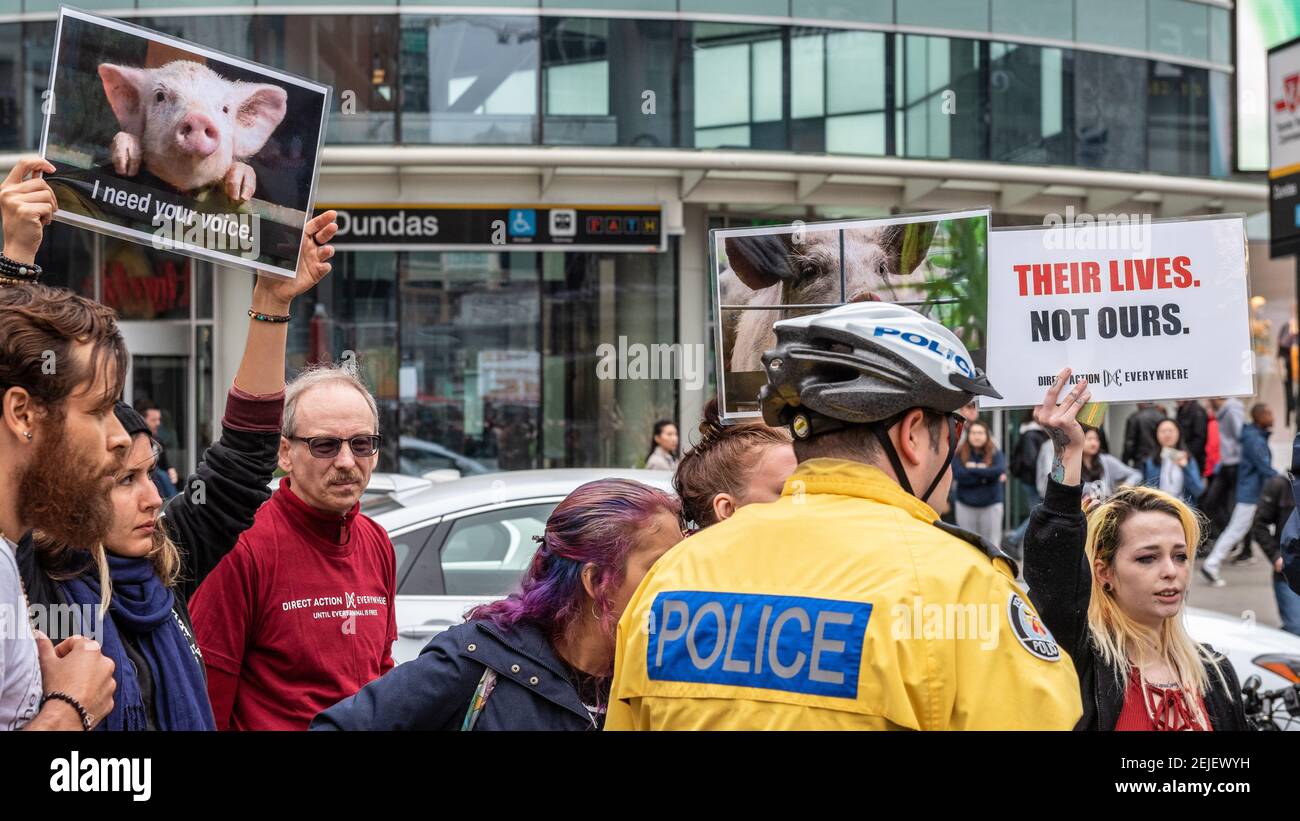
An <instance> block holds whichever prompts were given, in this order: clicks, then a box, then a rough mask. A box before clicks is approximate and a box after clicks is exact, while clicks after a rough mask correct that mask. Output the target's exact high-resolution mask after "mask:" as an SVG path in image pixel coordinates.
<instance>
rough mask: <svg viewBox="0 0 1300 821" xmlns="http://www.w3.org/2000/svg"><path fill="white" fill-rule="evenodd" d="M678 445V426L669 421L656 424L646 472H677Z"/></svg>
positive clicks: (647, 455)
mask: <svg viewBox="0 0 1300 821" xmlns="http://www.w3.org/2000/svg"><path fill="white" fill-rule="evenodd" d="M677 444H678V439H677V425H675V424H673V422H672V421H671V420H668V419H660V420H659V421H658V422H655V432H654V435H653V436H652V437H650V451H649V453H647V454H646V456H645V467H646V470H676V469H677Z"/></svg>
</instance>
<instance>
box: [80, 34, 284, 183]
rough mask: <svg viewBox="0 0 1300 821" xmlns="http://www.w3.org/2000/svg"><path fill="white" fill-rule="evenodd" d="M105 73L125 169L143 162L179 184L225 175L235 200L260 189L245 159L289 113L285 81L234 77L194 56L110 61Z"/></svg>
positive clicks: (130, 172)
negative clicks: (138, 63) (148, 63)
mask: <svg viewBox="0 0 1300 821" xmlns="http://www.w3.org/2000/svg"><path fill="white" fill-rule="evenodd" d="M99 77H100V79H101V80H102V81H103V83H104V94H105V95H106V96H107V97H108V103H109V105H111V106H112V107H113V114H115V115H116V116H117V122H118V125H119V126H120V127H121V129H122V130H121V131H119V132H118V133H117V135H116V136H114V137H113V146H112V148H113V151H112V155H113V169H114V170H115V171H116V172H117V173H118V174H121V175H123V176H128V177H133V176H135V175H136V174H138V173H139V172H140V167H141V165H143V166H144V167H145V168H146V169H147V170H148V171H149V172H150V173H151V174H153V175H154V176H156V177H158V178H159V179H160V180H162V181H164V182H166V183H167V184H168V185H171V186H172V187H173V188H176V189H177V190H178V191H185V192H191V191H195V190H197V189H199V188H203V187H205V186H208V185H211V184H213V183H216V182H221V183H222V189H223V190H224V191H225V193H226V195H227V196H228V197H230V199H232V200H234V201H235V202H244V201H246V200H247V199H248V198H249V197H251V196H253V191H254V190H255V189H256V188H257V176H256V174H254V172H253V169H252V168H250V167H249V166H248V165H247V164H245V163H243V162H241V160H245V159H247V158H249V157H251V156H253V155H254V154H256V153H257V152H258V151H260V150H262V146H263V145H265V144H266V141H267V140H268V139H269V138H270V136H271V134H272V132H274V131H275V129H276V127H277V126H279V125H280V121H281V120H283V119H284V113H285V107H286V102H287V99H288V95H287V94H286V93H285V91H284V89H282V88H280V87H279V86H274V85H259V84H255V83H245V82H232V81H230V80H227V79H225V78H224V77H222V76H221V75H219V74H217V73H216V72H215V71H213V70H212V69H210V68H208V67H207V66H204V65H201V64H199V63H195V62H191V61H189V60H174V61H172V62H170V63H167V64H166V65H164V66H161V67H159V68H131V67H129V66H119V65H113V64H112V63H103V64H101V65H100V67H99Z"/></svg>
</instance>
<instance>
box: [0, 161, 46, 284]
mask: <svg viewBox="0 0 1300 821" xmlns="http://www.w3.org/2000/svg"><path fill="white" fill-rule="evenodd" d="M41 171H44V172H46V173H50V174H52V173H54V171H55V168H54V166H53V165H51V164H50V163H48V162H46V161H45V160H43V159H41V158H40V157H24V158H23V159H21V160H19V161H18V164H17V165H15V166H14V167H13V168H12V169H11V170H10V171H9V176H7V177H5V179H4V182H0V221H2V222H3V223H4V248H3V249H0V252H2V253H4V255H5V256H6V257H8V258H9V259H12V260H13V261H14V262H20V263H24V264H26V263H30V262H35V261H36V249H38V248H40V247H41V240H42V239H43V238H44V236H45V226H47V225H49V224H50V220H52V219H53V218H54V212H55V211H57V210H58V209H59V201H58V200H57V199H56V198H55V196H54V190H53V189H51V188H50V184H49V183H48V182H46V181H45V180H44V179H42V178H41V177H38V176H37V173H38V172H41Z"/></svg>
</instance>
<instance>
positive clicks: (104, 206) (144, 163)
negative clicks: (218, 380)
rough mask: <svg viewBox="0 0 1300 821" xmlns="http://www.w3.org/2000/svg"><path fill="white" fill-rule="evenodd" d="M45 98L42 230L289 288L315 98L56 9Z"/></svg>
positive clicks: (255, 69)
mask: <svg viewBox="0 0 1300 821" xmlns="http://www.w3.org/2000/svg"><path fill="white" fill-rule="evenodd" d="M50 89H51V92H50V95H49V98H48V99H47V101H46V105H45V127H44V131H43V132H42V135H41V155H42V156H44V157H45V159H46V160H48V161H49V162H51V163H52V164H53V165H54V166H55V168H56V169H57V171H56V172H55V173H53V174H48V175H46V179H47V180H48V181H49V183H50V187H51V188H53V189H54V193H55V196H56V197H58V201H59V209H58V211H57V212H56V213H55V215H54V218H55V219H57V220H60V221H63V222H67V223H71V224H73V225H79V226H82V227H84V228H90V229H92V230H95V231H100V232H103V233H105V234H110V235H112V236H115V237H120V238H123V239H128V240H132V241H135V242H139V243H143V244H147V245H152V246H153V247H154V248H159V249H164V248H165V249H168V250H172V251H177V252H179V253H184V254H188V255H190V256H194V257H198V258H202V259H208V260H212V261H214V262H220V263H223V264H228V265H236V266H240V267H243V268H251V269H253V270H255V271H257V272H259V273H266V274H276V275H279V276H286V277H292V276H294V272H295V270H296V269H297V267H298V251H299V246H300V244H301V242H302V231H303V226H304V225H305V224H306V221H307V220H308V219H309V218H310V215H311V213H312V205H313V203H314V201H315V197H316V179H317V174H318V172H319V168H320V153H321V150H320V149H321V142H322V138H323V135H324V131H325V118H326V116H327V113H328V111H329V95H330V89H329V87H328V86H323V85H320V84H318V83H313V82H309V81H307V80H304V79H302V78H299V77H295V76H293V75H290V74H286V73H284V72H282V71H278V70H276V69H271V68H267V67H266V66H261V65H258V64H256V63H251V62H249V61H247V60H242V59H240V58H238V57H233V56H230V55H228V54H222V53H220V52H216V51H213V50H211V49H208V48H205V47H203V46H199V45H195V44H193V43H188V42H185V41H184V40H178V39H176V38H174V37H168V36H166V35H163V34H159V33H158V32H154V31H150V30H148V29H144V28H140V27H138V26H133V25H130V24H128V23H123V22H121V21H119V20H113V19H109V18H104V17H98V16H95V15H92V14H87V13H85V12H82V11H78V10H75V9H70V8H67V7H63V8H61V9H60V12H59V24H58V30H57V34H56V36H55V45H54V55H53V60H52V68H51V76H50Z"/></svg>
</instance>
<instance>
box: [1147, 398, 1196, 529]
mask: <svg viewBox="0 0 1300 821" xmlns="http://www.w3.org/2000/svg"><path fill="white" fill-rule="evenodd" d="M1156 441H1157V442H1159V443H1160V453H1159V454H1157V455H1156V456H1155V457H1154V458H1148V459H1146V460H1145V461H1144V462H1143V463H1142V474H1143V476H1142V478H1143V484H1145V485H1146V486H1147V487H1153V488H1157V489H1158V490H1163V491H1164V492H1165V493H1168V494H1169V495H1170V496H1173V497H1174V498H1175V499H1181V500H1182V501H1183V502H1185V503H1186V504H1187V506H1188V507H1193V508H1194V507H1196V500H1197V499H1199V498H1200V496H1201V493H1202V492H1203V491H1204V490H1205V483H1204V482H1203V481H1202V480H1201V466H1200V465H1199V464H1197V462H1196V457H1194V456H1192V455H1191V454H1190V453H1188V452H1187V450H1186V449H1185V448H1184V447H1183V446H1182V431H1181V430H1179V428H1178V423H1177V422H1175V421H1174V420H1173V419H1165V420H1164V421H1162V422H1161V423H1160V426H1159V427H1157V428H1156Z"/></svg>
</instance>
